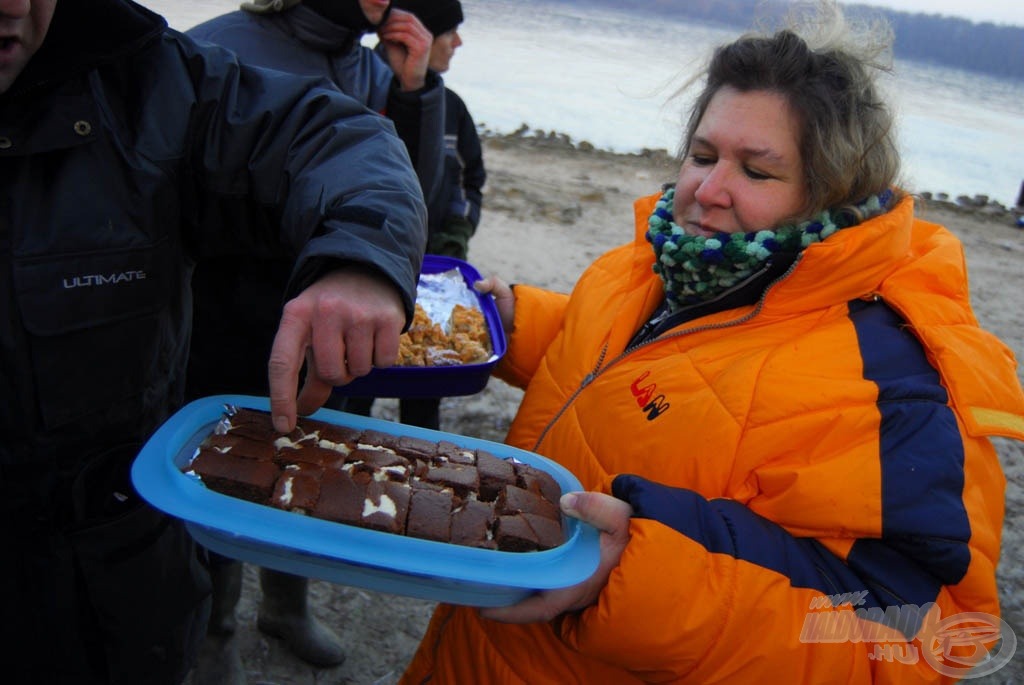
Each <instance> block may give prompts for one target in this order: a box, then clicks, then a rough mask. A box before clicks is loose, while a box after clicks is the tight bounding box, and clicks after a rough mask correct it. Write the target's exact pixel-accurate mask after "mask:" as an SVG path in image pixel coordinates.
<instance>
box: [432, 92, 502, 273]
mask: <svg viewBox="0 0 1024 685" xmlns="http://www.w3.org/2000/svg"><path fill="white" fill-rule="evenodd" d="M444 111H445V127H444V131H445V134H444V143H445V170H444V178H443V180H442V182H441V190H440V192H438V194H437V197H436V198H434V200H433V201H432V202H430V203H429V204H428V207H427V215H428V218H427V226H428V237H427V252H429V253H430V254H440V255H447V256H449V257H457V258H459V259H466V257H467V254H468V252H469V239H470V238H471V237H473V234H474V233H475V232H476V227H477V226H478V225H479V224H480V208H481V205H482V203H483V187H484V183H485V182H486V181H487V172H486V170H485V169H484V158H483V149H482V148H481V146H480V136H479V135H478V134H477V132H476V124H475V123H474V122H473V117H472V116H470V114H469V110H468V109H467V108H466V103H464V102H463V101H462V98H460V97H459V96H458V95H457V94H456V93H455V92H454V91H453V90H452V89H450V88H445V105H444Z"/></svg>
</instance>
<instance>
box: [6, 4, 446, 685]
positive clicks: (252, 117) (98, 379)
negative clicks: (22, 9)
mask: <svg viewBox="0 0 1024 685" xmlns="http://www.w3.org/2000/svg"><path fill="white" fill-rule="evenodd" d="M346 180H348V181H352V180H355V182H346ZM425 221H426V210H425V205H424V202H423V199H422V195H421V192H420V189H419V184H418V182H417V179H416V176H415V174H414V172H413V170H412V168H411V164H410V162H409V159H408V155H407V153H406V150H405V147H404V145H403V144H402V142H401V140H400V139H399V138H398V137H397V136H396V135H395V131H394V127H393V126H392V124H391V123H390V122H389V121H388V120H386V119H384V118H383V117H380V116H378V115H376V114H373V113H371V112H368V111H367V110H366V109H365V108H364V107H362V106H361V105H360V104H359V103H358V102H356V101H354V100H352V99H351V98H348V97H345V96H344V95H342V94H341V93H338V92H337V91H336V90H335V89H333V88H331V87H330V86H329V85H328V84H326V83H325V82H324V81H322V80H314V79H306V78H297V77H295V76H294V75H287V76H286V75H284V74H280V73H275V72H270V71H263V70H258V69H254V68H251V67H247V66H243V65H240V64H239V63H238V62H237V60H236V59H235V57H234V56H233V55H232V54H231V53H229V52H228V51H226V50H223V49H221V48H215V47H212V46H199V45H197V44H196V43H195V42H194V41H193V40H192V39H190V38H188V37H186V36H183V35H181V34H179V33H177V32H175V31H172V30H169V29H167V27H166V23H165V22H164V21H163V20H162V19H161V18H160V17H158V16H156V15H154V14H152V13H151V12H149V11H148V10H145V9H143V8H142V7H139V6H138V5H135V4H132V3H130V2H128V1H127V0H89V2H88V3H82V2H60V3H58V4H57V8H56V14H55V16H54V19H53V23H52V25H51V28H50V32H49V34H48V37H47V39H46V41H45V43H44V44H43V47H42V48H41V49H40V51H39V52H38V53H37V54H36V56H35V57H34V58H33V60H32V61H31V62H30V63H29V65H28V67H27V68H26V70H25V71H24V72H23V73H22V74H21V75H20V76H19V78H18V79H17V80H16V81H15V83H14V84H13V85H12V87H11V88H10V89H9V90H8V91H7V92H6V93H5V94H3V95H0V317H2V319H0V320H2V325H0V522H2V523H0V546H2V549H3V550H4V562H3V564H0V587H2V588H3V590H0V593H3V596H0V602H2V603H3V606H4V619H5V620H4V621H3V622H0V623H2V625H3V628H0V672H2V673H4V677H5V679H10V682H76V683H86V682H92V679H96V680H102V681H103V682H121V681H127V682H134V683H143V682H163V680H151V679H150V678H149V677H148V676H147V675H146V674H147V673H148V671H147V669H155V670H156V671H160V670H163V672H164V673H165V674H166V673H167V672H170V671H173V669H174V668H175V664H178V665H180V658H181V644H180V643H181V641H182V640H185V641H187V638H188V635H187V626H186V627H184V628H183V627H182V626H180V625H177V623H180V620H181V619H182V618H183V617H184V616H185V615H186V614H188V613H189V612H190V611H191V610H192V609H193V607H194V606H195V604H196V601H197V600H198V599H199V598H201V597H202V595H203V593H204V592H206V591H207V590H208V588H206V587H204V586H203V578H202V575H201V574H200V573H197V571H196V568H195V564H196V561H195V556H194V555H191V556H189V554H188V550H189V549H190V545H191V542H190V540H189V539H188V538H187V536H184V535H183V532H182V531H181V530H180V525H178V524H176V523H175V522H172V521H169V520H167V519H164V518H162V517H161V516H159V515H158V514H156V512H153V511H152V510H149V509H148V508H146V507H141V508H140V507H138V502H137V500H136V498H135V497H134V496H133V491H132V489H131V486H130V485H129V484H128V483H127V480H126V478H127V464H128V463H129V462H130V461H131V458H132V456H133V455H134V453H135V450H137V448H138V445H139V444H140V443H141V442H143V441H144V440H145V439H146V438H147V437H148V436H149V435H150V434H151V432H152V431H153V430H154V429H155V428H156V427H157V426H158V425H159V424H160V423H161V422H162V421H163V420H164V419H165V418H167V416H168V415H169V414H170V413H171V412H172V411H174V410H175V409H176V408H177V406H178V405H179V403H180V402H181V400H182V396H183V389H184V383H183V381H184V372H185V365H186V354H187V351H188V346H189V327H190V317H191V311H192V302H191V295H190V287H189V286H190V279H191V273H192V266H193V264H194V263H195V261H196V260H203V259H208V258H211V257H217V256H220V257H225V258H230V259H235V260H244V259H249V258H251V257H254V256H263V257H268V256H271V255H276V254H282V253H283V254H288V255H290V256H291V257H293V258H294V259H295V263H296V269H295V271H294V273H293V274H292V275H291V281H290V285H289V292H291V293H295V292H297V291H298V290H299V289H301V288H303V287H305V286H306V285H308V284H309V283H310V282H311V281H312V280H313V279H315V278H316V277H318V276H319V275H321V274H322V273H323V272H325V271H327V270H328V269H330V268H333V267H335V266H338V265H340V264H344V263H346V262H348V263H351V262H358V263H364V264H370V265H374V266H376V268H378V269H379V270H380V271H381V273H383V274H385V275H387V276H388V277H389V278H390V279H391V280H392V281H393V282H394V283H395V285H396V287H397V288H398V289H399V290H400V291H401V293H402V294H403V297H404V300H405V304H406V308H407V310H408V312H409V315H410V316H411V311H412V304H413V299H414V296H415V287H416V279H417V274H418V272H419V268H420V265H421V259H422V252H423V248H424V245H425V238H426V237H425V231H424V225H425ZM113 492H119V493H121V494H127V495H128V497H127V500H122V499H121V498H117V497H115V498H114V499H112V500H108V499H106V498H105V497H104V495H109V494H111V493H113ZM121 524H124V525H128V526H134V527H135V528H136V530H135V532H136V533H138V539H136V540H134V541H133V543H132V544H129V545H127V546H126V545H123V544H121V545H120V546H118V545H119V543H123V542H124V541H123V540H120V539H119V536H120V535H122V534H123V533H124V531H123V530H119V528H118V526H119V525H121ZM122 528H123V526H122ZM171 533H175V534H174V535H170V534H171ZM169 536H170V537H169ZM108 544H109V545H112V546H113V549H111V548H109V547H108V548H106V549H105V551H104V548H103V546H104V545H108ZM153 546H157V547H159V549H157V550H155V551H154V553H153V554H149V552H150V551H153V550H150V547H153ZM140 559H141V560H140ZM161 560H164V561H165V562H166V563H161ZM143 561H145V562H146V563H143ZM126 612H134V613H131V614H127V613H126ZM183 631H184V632H183ZM169 633H173V634H169ZM192 637H195V636H194V635H192ZM176 641H177V642H176ZM175 645H177V646H175ZM26 669H27V673H28V674H29V675H28V676H26V677H25V678H21V677H20V676H21V675H23V674H25V673H26ZM140 669H141V670H140ZM87 674H92V678H90V676H89V675H87ZM97 674H99V675H97ZM150 675H151V674H150ZM116 676H119V677H120V679H119V677H116ZM168 682H169V681H168Z"/></svg>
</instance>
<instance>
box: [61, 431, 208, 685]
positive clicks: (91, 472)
mask: <svg viewBox="0 0 1024 685" xmlns="http://www.w3.org/2000/svg"><path fill="white" fill-rule="evenodd" d="M136 447H137V446H124V447H122V448H119V449H115V450H111V451H110V452H108V453H107V454H106V455H104V456H102V457H100V458H98V459H93V460H91V461H90V463H89V465H88V466H87V467H86V468H85V469H84V470H83V471H82V473H81V474H80V475H79V476H78V478H77V480H76V482H75V484H74V486H73V488H72V498H73V501H74V504H75V510H76V512H75V513H76V518H78V519H79V521H80V522H79V523H78V524H77V525H76V526H74V527H73V528H72V529H71V530H70V531H69V532H68V533H67V538H68V540H69V542H70V544H71V549H72V552H73V555H74V560H75V566H76V569H77V573H78V574H79V576H80V578H81V580H82V585H81V586H82V587H83V588H84V592H85V594H86V596H87V597H86V603H87V605H88V606H89V607H90V612H89V613H90V615H91V616H92V620H93V623H94V625H91V626H82V629H83V630H91V631H95V632H94V634H93V639H94V640H96V641H97V642H98V643H100V644H101V645H102V651H103V655H104V657H105V662H106V675H107V681H108V682H110V683H178V682H180V681H181V679H182V678H184V676H185V674H186V673H187V671H188V669H189V668H190V667H191V664H192V662H193V661H194V658H195V655H196V653H197V650H198V646H199V643H200V642H201V639H202V637H203V635H204V634H205V622H206V618H207V611H208V604H207V603H205V602H204V599H205V598H206V597H208V596H209V594H210V590H211V586H210V578H209V574H208V572H207V570H206V568H205V567H204V566H203V564H201V563H200V559H199V556H198V551H197V548H196V545H195V543H194V542H193V540H192V538H191V536H190V535H189V534H188V531H187V530H186V529H185V527H184V525H183V524H182V522H181V521H180V520H178V519H175V518H172V517H169V516H167V515H166V514H164V513H162V512H160V511H158V510H156V509H154V508H152V507H151V506H149V505H148V504H146V503H145V502H144V501H143V500H142V499H141V498H140V497H139V496H138V494H137V493H136V492H135V490H134V489H133V488H132V486H131V483H130V476H129V472H130V465H131V461H132V459H133V458H134V455H135V454H136V452H137V449H136Z"/></svg>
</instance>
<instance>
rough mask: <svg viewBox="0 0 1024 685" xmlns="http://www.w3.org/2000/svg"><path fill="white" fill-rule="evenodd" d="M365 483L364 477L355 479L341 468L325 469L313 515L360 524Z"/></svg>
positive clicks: (364, 496)
mask: <svg viewBox="0 0 1024 685" xmlns="http://www.w3.org/2000/svg"><path fill="white" fill-rule="evenodd" d="M367 484H368V482H367V480H366V479H362V480H361V481H360V480H357V479H355V478H353V477H352V474H351V473H349V472H348V471H344V470H342V469H329V470H327V471H325V472H324V476H323V478H322V479H321V480H320V499H319V500H318V501H317V503H316V507H314V508H313V516H315V517H317V518H322V519H327V520H329V521H337V522H338V523H347V524H349V525H352V526H358V525H362V521H363V502H364V501H365V500H366V486H367Z"/></svg>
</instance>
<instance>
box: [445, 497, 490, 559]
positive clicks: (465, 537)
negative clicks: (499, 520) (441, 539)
mask: <svg viewBox="0 0 1024 685" xmlns="http://www.w3.org/2000/svg"><path fill="white" fill-rule="evenodd" d="M451 521H452V533H451V539H450V542H452V543H454V544H456V545H465V546H467V547H481V548H483V549H497V548H498V546H497V544H496V543H495V542H494V534H493V531H492V528H493V525H494V507H493V505H491V504H488V503H486V502H481V501H479V500H473V499H471V500H466V501H465V502H463V503H462V506H461V507H459V508H458V509H457V510H456V511H454V512H452V517H451Z"/></svg>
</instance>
